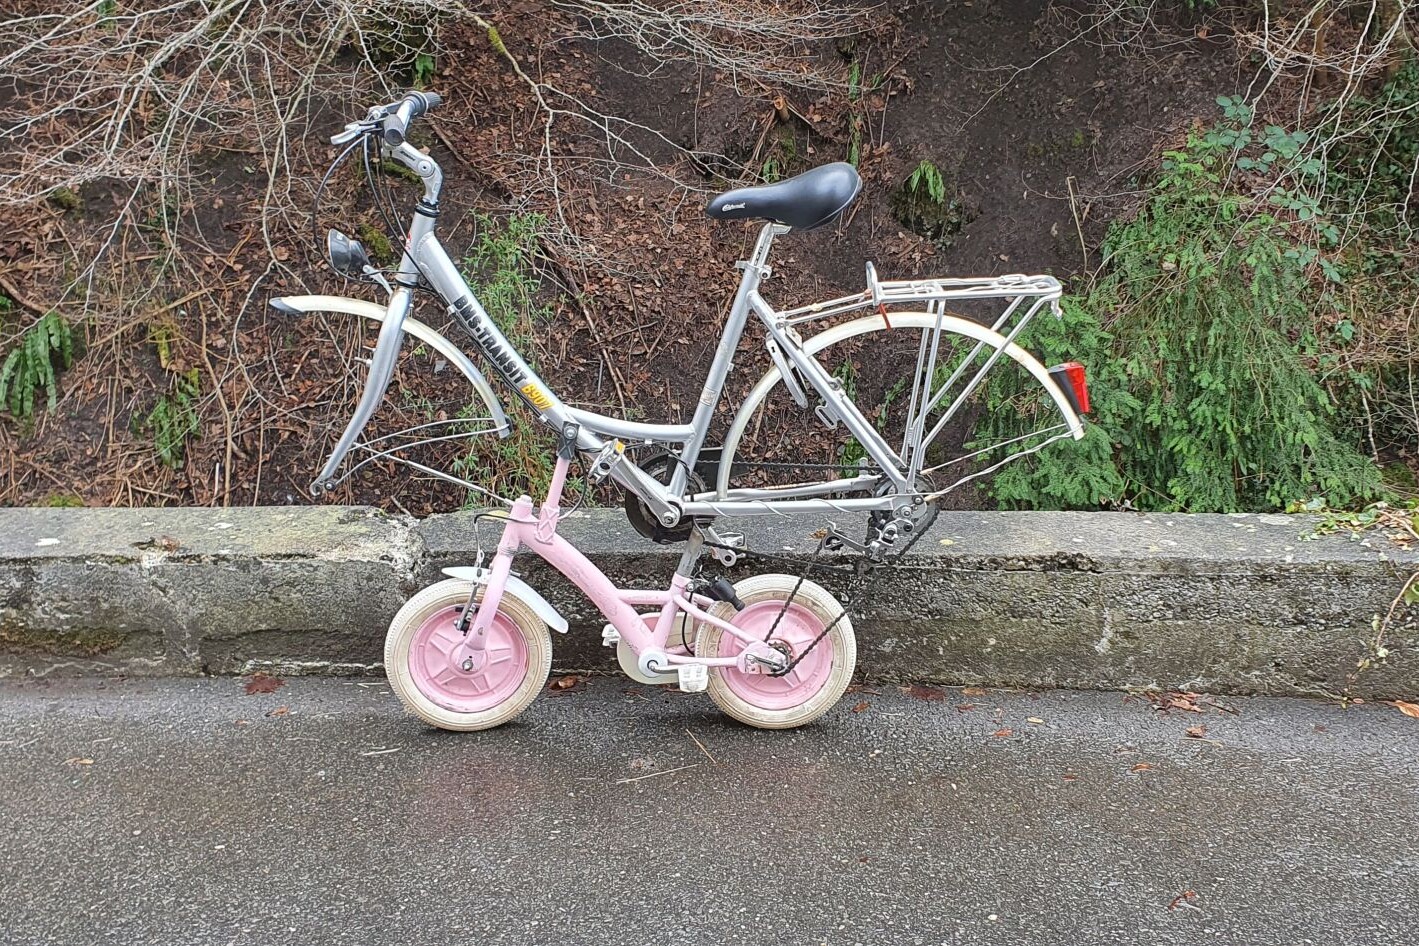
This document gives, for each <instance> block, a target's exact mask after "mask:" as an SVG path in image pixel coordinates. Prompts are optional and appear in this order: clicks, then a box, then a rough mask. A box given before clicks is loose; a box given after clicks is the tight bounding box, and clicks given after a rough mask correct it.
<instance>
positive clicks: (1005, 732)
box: [991, 728, 1015, 739]
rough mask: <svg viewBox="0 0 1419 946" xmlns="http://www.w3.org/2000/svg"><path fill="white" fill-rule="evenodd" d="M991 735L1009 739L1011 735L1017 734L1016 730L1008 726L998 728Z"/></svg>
mask: <svg viewBox="0 0 1419 946" xmlns="http://www.w3.org/2000/svg"><path fill="white" fill-rule="evenodd" d="M991 735H992V736H994V737H995V738H996V739H1009V738H1010V737H1011V736H1013V735H1015V730H1013V729H1008V728H1007V729H997V730H996V731H995V732H993V733H991Z"/></svg>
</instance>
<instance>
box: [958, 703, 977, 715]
mask: <svg viewBox="0 0 1419 946" xmlns="http://www.w3.org/2000/svg"><path fill="white" fill-rule="evenodd" d="M975 708H976V704H974V703H957V704H956V712H958V713H969V712H970V711H971V710H973V709H975Z"/></svg>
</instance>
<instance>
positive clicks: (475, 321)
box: [410, 230, 680, 521]
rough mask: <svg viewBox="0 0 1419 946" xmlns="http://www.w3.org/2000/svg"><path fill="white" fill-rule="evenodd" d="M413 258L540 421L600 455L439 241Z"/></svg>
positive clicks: (644, 480) (619, 473) (649, 485)
mask: <svg viewBox="0 0 1419 946" xmlns="http://www.w3.org/2000/svg"><path fill="white" fill-rule="evenodd" d="M410 252H411V255H412V256H413V259H414V261H415V262H416V263H417V265H418V268H419V271H420V272H422V273H423V275H424V278H426V279H427V280H428V281H429V283H430V284H431V285H432V286H433V288H434V289H435V290H436V291H437V292H438V294H439V295H440V296H441V297H443V299H444V300H445V301H446V302H448V303H449V306H448V311H449V314H450V315H452V316H453V318H454V320H455V321H456V322H458V324H459V325H460V326H462V327H463V330H464V331H466V332H467V333H468V335H469V337H471V338H472V339H473V342H474V343H475V344H476V345H477V346H478V348H479V350H480V351H481V352H482V354H483V357H484V358H486V359H487V360H488V362H489V364H491V365H492V366H493V369H494V370H495V371H496V372H497V374H498V375H499V376H500V377H501V378H502V379H503V380H504V381H505V382H506V383H507V384H508V385H509V386H510V387H511V388H512V389H513V390H514V391H516V392H517V393H518V395H519V396H520V397H521V398H522V400H523V401H524V402H526V404H527V405H528V407H529V408H531V409H532V410H533V411H534V412H535V413H536V414H537V416H538V417H540V418H541V419H542V422H543V423H545V424H547V425H548V426H549V427H551V428H552V429H553V430H555V431H558V432H559V433H560V432H561V431H564V430H566V429H567V425H568V424H575V425H576V448H577V450H579V451H581V452H583V453H595V454H598V455H599V454H600V453H601V451H602V450H603V448H605V447H606V441H604V440H603V439H602V438H600V437H598V436H597V435H596V433H595V431H593V430H592V429H591V428H589V427H587V426H586V425H584V424H582V423H580V422H579V421H578V420H577V417H576V415H574V414H573V413H572V412H571V409H570V408H568V407H567V405H566V404H565V403H563V402H562V399H561V398H559V397H557V395H556V394H555V393H554V392H553V391H552V389H551V388H550V387H548V385H547V383H546V382H544V381H543V380H542V379H541V378H540V377H539V376H538V375H537V372H535V371H533V370H532V368H531V366H530V365H528V364H527V362H526V361H525V360H524V359H523V357H522V356H521V355H520V354H518V352H517V350H516V349H515V348H513V347H512V344H511V343H510V342H509V341H508V340H507V336H505V335H504V334H503V333H502V331H501V330H500V329H499V328H498V326H497V323H495V322H494V321H493V319H492V317H491V316H490V315H488V313H487V311H486V310H485V309H484V308H483V304H482V303H481V302H479V301H478V298H477V296H475V295H474V294H473V291H472V289H470V288H469V286H468V283H467V282H465V281H464V279H463V276H462V274H461V273H459V271H458V267H456V266H455V265H454V264H453V260H451V259H450V258H449V256H448V251H447V250H445V249H444V248H443V244H441V243H440V242H439V239H438V237H437V236H436V235H435V234H434V233H433V232H432V230H430V232H427V233H425V234H424V235H423V237H422V238H421V239H419V241H418V242H417V244H415V245H414V246H412V247H411V248H410ZM608 459H609V460H610V462H611V467H610V471H609V475H610V476H611V479H613V480H614V481H615V482H617V483H619V484H620V485H622V486H624V487H625V488H626V489H628V490H630V491H631V492H633V493H635V494H636V495H637V496H639V497H640V498H641V499H643V500H645V502H646V505H647V506H649V507H650V508H651V510H652V511H654V512H655V514H656V515H657V516H659V517H661V519H662V521H667V520H674V521H678V520H679V519H680V511H679V505H678V503H675V504H672V502H671V501H670V500H669V499H668V496H667V493H666V491H665V487H664V486H662V485H661V484H660V483H658V482H656V480H655V479H654V478H653V477H651V476H650V474H648V473H646V472H644V471H643V470H641V468H640V467H638V466H636V465H635V464H634V463H632V462H630V460H628V459H625V458H624V457H623V456H621V455H620V454H619V453H618V454H617V455H616V456H615V457H611V458H608Z"/></svg>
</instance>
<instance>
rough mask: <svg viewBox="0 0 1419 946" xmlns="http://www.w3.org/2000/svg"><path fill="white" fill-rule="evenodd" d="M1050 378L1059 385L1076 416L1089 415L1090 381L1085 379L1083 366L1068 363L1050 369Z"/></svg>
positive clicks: (1072, 362)
mask: <svg viewBox="0 0 1419 946" xmlns="http://www.w3.org/2000/svg"><path fill="white" fill-rule="evenodd" d="M1049 376H1050V377H1051V378H1053V379H1054V383H1055V384H1057V385H1059V388H1060V390H1061V391H1062V392H1063V393H1064V397H1065V398H1066V399H1067V400H1068V401H1069V405H1070V406H1071V407H1073V408H1074V412H1075V413H1076V414H1087V413H1089V381H1088V379H1086V378H1085V377H1084V366H1083V365H1081V364H1080V363H1079V362H1077V361H1066V362H1065V363H1064V364H1062V365H1055V366H1054V367H1053V368H1051V369H1049Z"/></svg>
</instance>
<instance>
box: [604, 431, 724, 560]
mask: <svg viewBox="0 0 1419 946" xmlns="http://www.w3.org/2000/svg"><path fill="white" fill-rule="evenodd" d="M679 462H680V461H679V460H677V459H676V458H675V457H674V456H673V455H672V454H669V453H658V454H656V455H655V456H653V457H651V458H650V459H649V460H646V461H645V462H644V463H637V464H636V465H637V466H639V467H640V468H641V470H642V471H643V472H645V473H648V474H650V476H652V477H653V478H654V479H655V481H656V482H657V483H662V484H664V483H669V482H670V476H671V474H672V473H674V471H675V467H676V466H677V465H678V464H679ZM686 486H687V492H689V493H701V492H704V490H705V481H704V480H703V479H701V478H700V475H699V474H698V473H696V472H695V471H694V470H691V471H690V477H689V480H688V481H687V483H686ZM621 493H622V496H623V497H624V500H623V506H624V508H625V510H626V518H627V519H629V520H630V522H631V528H633V529H635V530H636V532H638V533H639V534H641V535H643V536H645V537H646V538H647V539H650V540H651V541H652V542H655V543H656V544H658V545H673V544H674V543H676V542H684V541H685V540H686V539H688V538H689V537H690V533H691V532H693V531H694V528H695V526H696V525H697V524H700V523H705V522H708V521H709V520H708V519H691V518H688V517H687V518H685V519H683V520H682V521H681V522H680V523H679V524H678V525H673V526H665V525H661V524H660V519H659V518H658V517H657V516H656V515H655V513H654V512H652V511H651V510H650V509H648V508H647V507H646V505H645V503H643V502H642V501H641V498H640V497H639V496H637V495H636V494H635V493H632V492H631V491H630V490H627V489H622V491H621Z"/></svg>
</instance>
